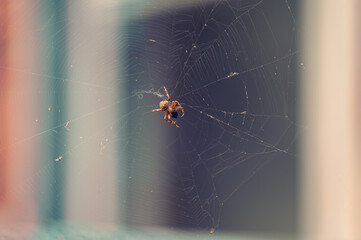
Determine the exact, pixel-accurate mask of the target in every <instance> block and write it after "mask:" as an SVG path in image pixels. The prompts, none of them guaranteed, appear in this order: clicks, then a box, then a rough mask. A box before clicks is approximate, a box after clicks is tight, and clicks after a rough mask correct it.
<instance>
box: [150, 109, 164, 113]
mask: <svg viewBox="0 0 361 240" xmlns="http://www.w3.org/2000/svg"><path fill="white" fill-rule="evenodd" d="M159 111H164V110H163V109H153V110H152V112H159Z"/></svg>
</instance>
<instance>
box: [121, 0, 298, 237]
mask: <svg viewBox="0 0 361 240" xmlns="http://www.w3.org/2000/svg"><path fill="white" fill-rule="evenodd" d="M292 4H294V2H292ZM294 7H295V6H292V5H290V3H289V2H288V1H275V2H274V1H272V3H269V2H265V1H215V2H213V3H209V2H205V3H203V4H202V2H201V3H198V4H195V5H193V6H192V7H178V8H177V9H167V8H164V9H157V14H156V15H155V16H146V17H145V18H144V19H141V20H139V21H137V22H135V23H131V25H130V26H129V39H130V40H129V45H127V51H128V52H129V55H128V57H129V59H130V62H132V64H131V65H129V68H127V71H128V72H129V73H131V74H134V80H132V82H133V83H134V82H135V84H132V85H133V87H132V92H134V93H135V94H136V95H137V96H138V103H137V106H142V107H143V106H144V107H145V109H149V110H150V109H155V108H157V103H158V101H159V100H158V101H157V100H154V99H155V97H154V96H157V97H160V98H163V99H164V98H165V96H164V91H163V89H162V86H163V85H164V86H166V87H167V89H168V91H169V93H170V96H171V100H178V101H179V102H180V103H181V104H182V106H183V107H184V109H185V117H184V118H181V119H179V120H178V122H177V124H179V125H180V126H181V129H180V130H177V129H172V126H168V125H169V124H167V123H165V122H163V120H162V118H163V115H161V114H159V113H158V114H155V113H151V114H152V115H150V113H148V111H147V110H144V109H143V108H142V110H141V111H142V112H143V114H141V113H139V112H134V117H135V116H139V114H140V115H141V117H140V119H141V120H140V121H139V122H137V124H139V125H136V126H137V127H139V129H142V128H146V127H149V124H150V122H151V125H152V127H157V128H166V129H167V130H166V131H169V135H166V137H163V138H162V139H160V140H157V142H159V143H158V144H160V145H161V146H162V149H164V151H165V152H166V153H167V154H166V155H165V156H160V157H161V158H164V159H165V160H164V161H162V162H169V161H171V162H172V163H171V164H173V169H172V173H171V176H170V177H169V178H170V179H171V180H172V181H171V183H170V188H171V189H175V191H174V195H173V196H172V201H168V202H167V205H168V206H171V209H173V210H174V209H176V210H175V213H174V214H175V215H174V216H173V217H172V219H173V221H174V222H173V224H174V225H175V226H178V227H179V226H186V227H194V226H196V227H197V228H205V229H212V228H215V229H217V228H219V227H221V228H222V227H223V228H225V229H242V228H243V229H248V230H255V229H258V230H270V231H278V230H279V231H286V232H287V231H291V232H292V231H295V225H292V224H294V223H295V221H296V220H295V219H296V213H295V211H294V210H292V207H291V208H288V209H287V211H289V212H291V214H290V215H287V216H285V218H284V219H282V220H281V221H284V222H283V223H282V224H283V225H282V224H281V225H282V226H280V225H278V226H275V225H273V226H272V224H270V222H268V223H267V220H265V221H264V222H262V220H261V219H262V218H263V219H265V217H264V214H261V213H258V214H255V212H259V211H260V209H262V207H260V206H259V205H258V206H257V207H255V208H254V209H253V208H252V207H251V208H252V212H251V213H250V212H248V211H247V210H244V212H241V211H240V212H239V216H238V217H235V219H233V220H231V219H230V218H228V219H227V217H224V215H227V214H228V215H232V214H231V212H232V211H234V210H235V209H237V208H238V209H239V208H241V209H243V208H244V207H247V206H240V203H242V202H243V204H249V205H250V206H252V205H253V206H254V204H252V203H250V202H247V201H242V196H241V195H240V194H242V193H239V192H241V189H242V187H243V186H244V185H246V184H247V183H248V182H249V181H250V180H251V179H252V178H254V177H255V175H257V174H258V173H259V172H260V171H261V170H262V168H264V167H265V166H266V165H268V164H274V163H273V162H272V160H275V161H279V162H281V163H276V166H278V167H279V168H284V169H287V170H286V171H291V172H292V173H293V174H295V172H294V169H293V167H294V165H293V166H292V164H295V159H296V158H295V157H296V148H295V144H296V136H297V134H296V124H295V107H296V100H295V97H296V96H295V79H294V78H295V75H294V71H295V66H294V62H295V57H296V55H297V50H296V49H295V27H296V26H295V25H296V22H295V14H294V10H293V8H294ZM137 73H138V74H137ZM140 89H141V90H140ZM146 95H150V96H152V95H154V96H152V97H149V98H146V99H145V96H146ZM143 97H144V98H143ZM150 99H153V100H150ZM150 102H151V104H149V103H150ZM154 102H155V103H154ZM148 114H149V115H148ZM159 115H161V116H159ZM155 117H156V118H157V119H158V122H154V123H153V121H151V120H150V119H152V120H153V118H155ZM142 134H143V133H142ZM145 136H146V134H145ZM150 139H151V137H150ZM150 139H148V140H147V141H150ZM153 141H154V140H153ZM163 146H164V147H163ZM146 149H147V144H146V143H144V144H136V147H135V151H136V152H143V151H144V152H145V151H147V150H146ZM137 158H138V159H137V160H138V161H141V164H144V162H145V161H148V160H147V159H146V158H145V159H139V156H138V155H137ZM143 160H144V162H143ZM290 162H292V163H290ZM271 168H272V167H271ZM155 171H158V170H155ZM268 174H270V173H268ZM272 174H280V172H278V173H277V170H274V172H273V173H272ZM283 174H284V173H283ZM283 176H284V177H285V178H287V180H286V181H290V182H291V184H290V185H289V186H287V187H286V188H288V190H286V191H289V194H290V195H292V194H293V195H294V196H295V192H294V190H293V189H292V188H294V187H295V177H294V176H290V175H288V174H284V175H283ZM283 180H285V179H283ZM259 181H262V180H259ZM263 181H267V180H266V179H263ZM261 184H262V183H261V182H259V183H258V185H256V186H254V184H251V186H254V187H256V188H257V187H260V185H261ZM278 184H279V183H278ZM168 187H169V186H168ZM273 187H274V188H275V189H277V187H276V186H273ZM275 189H273V190H275ZM275 191H279V189H278V190H275ZM247 193H248V191H245V192H244V193H243V194H247ZM269 194H271V193H270V192H269ZM280 194H281V193H280ZM261 195H262V194H260V196H259V197H264V196H261ZM266 196H267V195H266ZM288 197H289V196H288ZM232 198H235V199H232ZM290 199H292V197H290ZM290 199H288V200H286V202H287V201H288V204H290V203H291V204H292V200H290ZM163 200H164V199H163ZM159 201H162V200H159ZM237 201H238V202H237ZM250 201H252V200H250ZM253 201H254V199H253ZM273 201H275V199H273ZM278 201H279V203H274V204H273V203H265V202H263V204H269V207H270V208H275V209H277V211H282V210H281V209H280V206H281V205H282V204H283V203H284V202H283V203H282V199H278ZM283 201H285V200H284V199H283ZM135 204H136V205H138V204H139V202H137V201H135ZM259 204H262V203H261V201H260V203H259ZM283 207H284V206H283ZM293 207H295V206H293ZM257 208H258V210H257ZM270 208H268V209H267V208H264V211H265V214H277V213H276V212H273V213H272V211H270ZM224 209H225V211H226V212H227V214H224V215H223V216H222V212H224V211H223V210H224ZM292 211H293V212H292ZM246 212H247V213H246ZM266 212H268V213H266ZM242 215H243V216H242ZM252 215H253V216H252ZM255 215H257V216H258V217H254V216H255ZM222 219H223V222H224V224H223V225H222ZM250 219H252V220H251V221H250ZM133 220H134V221H135V222H138V221H141V220H140V219H139V218H135V219H133ZM247 221H248V223H247ZM257 221H258V222H262V223H260V224H258V227H257V224H255V222H257ZM249 222H252V223H251V224H250V223H249ZM287 222H288V223H291V224H288V223H287ZM252 224H254V225H252ZM255 225H256V227H255Z"/></svg>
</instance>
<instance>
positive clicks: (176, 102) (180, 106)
mask: <svg viewBox="0 0 361 240" xmlns="http://www.w3.org/2000/svg"><path fill="white" fill-rule="evenodd" d="M173 104H174V106H175V105H176V104H178V105H179V106H178V107H175V110H177V109H180V110H182V117H183V116H184V109H183V107H182V105H180V103H179V102H178V101H173V102H172V105H173Z"/></svg>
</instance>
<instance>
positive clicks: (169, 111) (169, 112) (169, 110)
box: [152, 87, 184, 128]
mask: <svg viewBox="0 0 361 240" xmlns="http://www.w3.org/2000/svg"><path fill="white" fill-rule="evenodd" d="M164 90H165V93H166V94H167V97H168V101H167V100H163V101H161V102H160V103H159V107H160V109H154V110H152V112H159V111H165V116H164V120H165V121H166V122H169V123H171V124H173V125H174V126H176V127H177V128H179V126H178V125H177V124H176V123H175V122H174V121H172V120H171V119H170V118H171V117H172V118H177V117H178V113H177V110H178V109H180V110H182V117H183V115H184V110H183V107H182V106H181V105H180V103H179V102H178V101H173V102H171V101H170V97H169V94H168V91H167V89H166V88H165V87H164ZM177 104H178V106H176V105H177Z"/></svg>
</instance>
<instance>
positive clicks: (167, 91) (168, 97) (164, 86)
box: [164, 86, 170, 106]
mask: <svg viewBox="0 0 361 240" xmlns="http://www.w3.org/2000/svg"><path fill="white" fill-rule="evenodd" d="M164 91H165V93H166V94H167V97H168V106H170V97H169V94H168V91H167V89H166V88H165V86H164Z"/></svg>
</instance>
